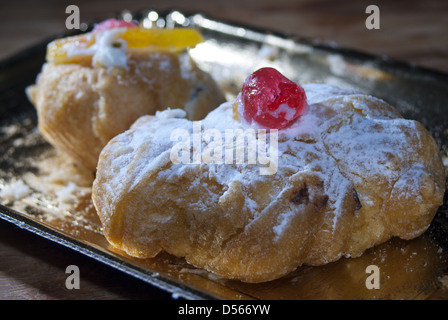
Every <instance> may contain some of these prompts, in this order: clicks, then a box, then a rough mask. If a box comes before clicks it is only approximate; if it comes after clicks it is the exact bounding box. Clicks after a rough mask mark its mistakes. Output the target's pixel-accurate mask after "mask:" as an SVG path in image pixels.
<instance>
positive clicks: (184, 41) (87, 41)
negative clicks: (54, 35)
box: [46, 28, 204, 63]
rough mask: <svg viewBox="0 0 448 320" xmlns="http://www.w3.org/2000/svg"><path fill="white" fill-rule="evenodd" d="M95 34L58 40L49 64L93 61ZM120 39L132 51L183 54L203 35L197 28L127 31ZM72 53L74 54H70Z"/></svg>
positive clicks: (51, 46)
mask: <svg viewBox="0 0 448 320" xmlns="http://www.w3.org/2000/svg"><path fill="white" fill-rule="evenodd" d="M95 39H96V33H92V32H91V33H86V34H82V35H78V36H72V37H66V38H62V39H57V40H55V41H53V42H51V43H49V45H48V47H47V57H46V58H47V61H49V62H53V63H82V62H85V61H90V60H91V58H92V54H93V53H92V51H91V50H90V51H89V50H88V49H89V48H90V47H92V46H93V45H94V44H95ZM118 39H122V40H124V41H126V42H127V46H128V48H129V49H130V50H132V49H148V50H150V51H170V52H180V51H182V50H184V49H186V48H191V47H194V46H196V45H197V44H199V43H201V42H202V41H204V39H203V37H202V35H201V34H200V33H199V32H198V31H196V30H194V29H186V28H174V29H145V28H128V29H126V30H125V31H124V32H123V33H121V34H119V36H118V38H117V40H118ZM69 51H71V52H72V53H71V54H68V52H69Z"/></svg>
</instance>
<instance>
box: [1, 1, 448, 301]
mask: <svg viewBox="0 0 448 320" xmlns="http://www.w3.org/2000/svg"><path fill="white" fill-rule="evenodd" d="M69 4H76V5H77V6H78V7H79V8H80V12H81V20H82V21H92V20H97V19H105V18H109V17H111V16H114V15H115V14H117V13H118V12H121V11H122V10H124V9H128V10H130V11H131V12H132V11H137V10H140V9H155V10H166V9H177V10H179V11H183V12H202V13H204V14H206V15H209V16H210V17H212V18H215V19H223V20H226V21H230V22H234V23H236V24H238V23H243V24H245V25H249V26H254V27H257V28H265V29H270V30H274V31H280V32H285V33H289V34H294V35H298V36H302V37H307V38H315V39H319V40H322V41H328V42H334V43H337V44H339V45H341V46H345V47H348V48H353V49H358V50H362V51H365V52H368V53H373V54H379V55H386V56H389V57H391V58H394V59H399V60H403V61H407V62H410V63H414V64H417V65H420V66H423V67H428V68H432V69H436V70H439V71H443V72H448V45H447V44H448V41H447V40H448V23H447V22H446V21H444V19H445V18H446V16H447V14H448V1H446V0H426V1H404V0H398V1H384V0H381V1H377V0H374V1H371V0H369V1H366V0H360V1H355V0H349V1H330V0H316V1H312V0H276V1H268V0H251V1H242V0H225V1H219V2H218V1H211V0H190V1H180V0H179V1H177V0H176V1H161V0H151V1H143V0H128V1H116V0H111V1H93V0H90V1H85V0H83V1H60V0H53V1H31V0H26V1H23V0H14V1H1V2H0V42H1V43H2V45H1V46H0V59H2V58H6V57H8V56H11V55H14V54H15V53H16V52H18V51H19V50H22V49H24V48H26V47H28V46H30V45H32V44H34V43H36V42H39V41H41V40H43V39H46V38H47V37H49V36H52V35H54V34H57V33H59V32H61V31H64V30H65V20H66V18H67V14H66V13H65V8H66V7H67V6H68V5H69ZM369 4H375V5H377V6H378V7H379V9H380V27H381V29H379V30H368V29H367V28H366V27H365V20H366V18H367V16H368V15H367V14H366V13H365V9H366V7H367V6H368V5H369ZM71 264H74V265H77V266H79V268H80V272H81V289H80V290H68V289H67V288H66V287H65V280H66V278H67V276H68V275H67V274H66V273H65V268H66V267H67V266H68V265H71ZM158 298H163V299H165V298H170V296H169V295H167V294H165V293H163V292H160V291H159V290H157V289H154V288H152V287H150V286H147V285H144V284H142V283H141V282H139V281H137V280H135V279H133V278H131V277H128V276H126V275H123V274H121V273H119V272H117V271H114V270H110V269H109V268H107V267H106V266H103V265H101V264H100V263H98V262H96V261H92V260H91V259H89V258H87V257H84V256H81V255H79V254H77V253H75V252H72V251H71V250H69V249H66V248H62V247H60V246H58V245H55V244H53V243H51V242H49V241H47V240H45V239H41V238H39V237H37V236H35V235H32V234H30V233H28V232H26V231H23V230H20V229H18V228H17V227H15V226H13V225H11V224H9V223H7V222H4V221H0V299H34V300H40V299H158Z"/></svg>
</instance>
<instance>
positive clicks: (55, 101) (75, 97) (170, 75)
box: [28, 53, 224, 170]
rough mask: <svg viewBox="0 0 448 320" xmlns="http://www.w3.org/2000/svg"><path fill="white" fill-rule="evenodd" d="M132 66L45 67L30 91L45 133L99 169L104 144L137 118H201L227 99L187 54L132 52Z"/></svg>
mask: <svg viewBox="0 0 448 320" xmlns="http://www.w3.org/2000/svg"><path fill="white" fill-rule="evenodd" d="M128 66H129V70H125V69H122V68H119V67H112V68H109V69H106V68H102V67H91V66H88V65H81V64H57V65H55V64H46V65H45V66H44V67H43V70H42V73H41V74H40V75H39V77H38V80H37V83H36V85H34V86H32V87H30V88H29V90H28V94H29V97H30V99H31V101H32V102H33V104H34V105H35V106H36V109H37V112H38V119H39V130H40V131H41V133H42V135H43V136H44V137H45V138H46V139H47V140H48V141H49V142H50V143H51V144H53V145H54V146H55V147H56V148H58V149H59V150H61V151H63V152H65V153H67V154H68V155H69V156H71V157H72V158H74V159H75V160H76V161H77V162H79V163H81V164H84V165H85V166H87V167H88V168H90V169H92V170H94V169H95V168H96V165H97V161H98V156H99V153H100V151H101V149H102V148H103V147H104V145H105V144H106V143H107V142H108V141H109V140H110V139H111V138H112V137H114V136H115V135H116V134H118V133H121V132H123V131H124V130H126V129H128V128H129V127H130V125H131V124H132V123H133V122H134V121H135V120H136V119H137V118H138V117H140V116H142V115H145V114H154V113H155V112H156V111H157V110H163V109H166V108H168V107H169V108H181V109H185V111H186V112H187V117H188V118H189V119H193V120H199V119H202V118H203V117H205V116H206V115H207V114H208V112H210V111H211V110H213V109H214V108H215V107H217V106H218V105H219V104H220V103H222V102H223V101H224V97H223V94H222V93H221V91H220V89H219V88H218V86H217V84H216V83H215V82H214V81H213V79H212V78H211V77H210V76H209V75H208V74H207V73H205V72H203V71H202V70H200V69H199V68H198V67H197V66H196V64H195V63H194V62H193V61H192V60H191V59H190V58H189V56H188V55H187V54H174V53H153V54H151V55H142V54H138V53H133V54H132V55H130V56H129V59H128Z"/></svg>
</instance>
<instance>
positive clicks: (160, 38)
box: [120, 28, 204, 51]
mask: <svg viewBox="0 0 448 320" xmlns="http://www.w3.org/2000/svg"><path fill="white" fill-rule="evenodd" d="M120 38H121V39H123V40H125V41H126V42H127V43H128V46H129V48H145V47H156V48H160V49H161V50H163V49H170V50H174V51H180V50H182V49H185V48H189V47H194V46H196V45H197V44H198V43H201V42H202V41H204V40H203V38H202V35H201V34H200V33H199V32H197V31H196V30H194V29H183V28H175V29H144V28H128V29H127V30H126V31H125V32H124V33H123V34H122V35H121V37H120Z"/></svg>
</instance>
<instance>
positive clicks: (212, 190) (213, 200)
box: [93, 84, 445, 282]
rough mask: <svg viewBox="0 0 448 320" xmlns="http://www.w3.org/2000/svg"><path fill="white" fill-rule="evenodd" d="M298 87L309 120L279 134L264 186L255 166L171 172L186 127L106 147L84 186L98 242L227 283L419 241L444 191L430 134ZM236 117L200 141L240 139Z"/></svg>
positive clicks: (148, 121)
mask: <svg viewBox="0 0 448 320" xmlns="http://www.w3.org/2000/svg"><path fill="white" fill-rule="evenodd" d="M304 88H305V91H306V93H307V96H308V104H309V110H308V112H307V113H306V114H305V115H303V116H302V117H300V118H299V119H298V120H297V121H296V122H295V123H294V124H292V125H291V126H290V127H288V128H285V129H284V130H280V131H279V141H278V151H279V154H278V155H279V157H278V170H277V172H276V173H275V174H272V175H263V176H261V175H260V174H259V168H260V166H261V165H260V164H235V163H234V164H212V163H208V164H207V163H201V164H174V163H173V162H172V161H171V160H170V150H171V149H172V147H173V144H174V143H175V142H173V141H170V133H171V132H172V130H174V129H175V128H184V129H185V130H187V131H189V132H192V131H191V130H192V129H191V126H192V122H191V121H188V120H186V119H176V118H171V119H160V118H158V117H154V116H145V117H142V118H140V119H139V120H138V121H137V122H136V123H135V124H133V126H132V128H131V129H130V130H128V131H126V132H124V133H122V134H120V135H118V136H116V137H115V138H113V139H112V140H111V141H110V142H109V143H108V144H107V146H106V147H105V148H104V150H103V151H102V153H101V156H100V160H99V165H98V171H97V176H96V179H95V182H94V185H93V201H94V204H95V207H96V209H97V211H98V214H99V217H100V219H101V221H102V224H103V227H104V233H105V236H106V238H107V240H108V241H109V242H110V243H111V244H112V245H113V246H115V247H117V248H119V249H121V250H124V251H125V252H126V253H127V254H129V255H131V256H134V257H139V258H148V257H154V256H156V255H157V254H158V253H159V252H160V251H162V250H164V251H166V252H168V253H170V254H173V255H176V256H179V257H185V259H186V261H188V262H189V263H191V264H193V265H195V266H197V267H200V268H204V269H206V270H209V271H211V272H213V273H215V274H217V275H220V276H222V277H225V278H231V279H239V280H241V281H245V282H263V281H269V280H273V279H276V278H279V277H282V276H284V275H286V274H288V273H289V272H291V271H293V270H294V269H296V268H297V267H298V266H300V265H302V264H307V265H322V264H326V263H329V262H332V261H335V260H337V259H339V258H340V257H357V256H360V255H361V254H362V253H363V252H364V251H365V250H366V249H367V248H370V247H372V246H374V245H377V244H379V243H382V242H384V241H386V240H388V239H390V238H391V237H394V236H396V237H400V238H403V239H411V238H414V237H417V236H419V235H420V234H422V233H423V232H424V231H425V230H426V229H427V227H428V226H429V224H430V222H431V220H432V218H433V217H434V215H435V213H436V210H437V209H438V207H439V206H440V205H441V204H442V202H443V195H444V191H445V171H444V166H443V163H442V161H441V157H440V154H439V148H438V146H437V144H436V143H435V141H434V140H433V138H432V137H431V135H430V134H429V133H428V131H427V130H426V129H425V128H424V127H423V126H422V125H421V124H420V123H419V122H416V121H412V120H406V119H403V118H402V117H401V116H400V115H399V114H398V113H397V112H396V111H395V110H394V109H393V108H392V107H390V106H389V105H387V104H386V103H385V102H383V101H382V100H380V99H376V98H374V97H371V96H368V95H363V94H359V93H357V92H353V91H351V90H341V89H338V88H335V87H332V86H328V85H320V84H309V85H305V86H304ZM234 110H235V103H234V104H232V103H225V104H223V105H221V106H220V107H219V108H218V109H216V110H215V111H213V112H211V113H210V114H209V116H207V117H206V118H205V119H204V120H203V121H202V130H203V132H204V130H206V129H207V128H214V129H218V130H220V131H221V132H224V130H225V129H226V128H242V129H245V128H246V126H245V124H244V123H242V122H241V121H240V120H236V119H235V112H234ZM203 144H205V145H206V144H207V143H206V142H204V141H203Z"/></svg>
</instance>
